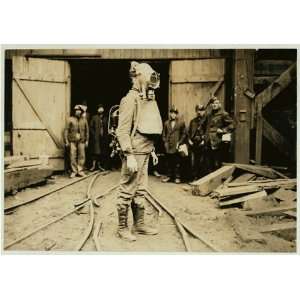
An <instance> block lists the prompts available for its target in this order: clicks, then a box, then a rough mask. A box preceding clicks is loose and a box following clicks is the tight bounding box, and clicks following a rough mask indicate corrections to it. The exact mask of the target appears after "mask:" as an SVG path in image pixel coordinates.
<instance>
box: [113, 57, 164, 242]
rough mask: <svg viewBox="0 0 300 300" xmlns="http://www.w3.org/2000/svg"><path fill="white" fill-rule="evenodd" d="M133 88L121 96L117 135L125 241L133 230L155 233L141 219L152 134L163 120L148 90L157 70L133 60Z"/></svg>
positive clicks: (121, 234)
mask: <svg viewBox="0 0 300 300" xmlns="http://www.w3.org/2000/svg"><path fill="white" fill-rule="evenodd" d="M130 77H131V79H132V88H131V89H130V90H129V92H128V93H127V95H126V96H125V97H124V98H123V99H122V100H121V102H120V107H119V121H118V127H117V130H116V136H117V139H118V142H119V144H120V147H121V150H122V168H121V179H120V185H119V195H118V199H117V211H118V220H119V226H118V231H117V234H118V236H119V237H120V238H122V239H124V240H127V241H135V240H136V236H135V235H134V233H136V234H148V235H153V234H157V233H158V231H157V230H156V229H154V228H151V227H149V226H146V225H145V223H144V214H145V206H144V200H145V195H146V190H147V185H148V162H149V157H150V156H151V157H152V159H153V161H154V164H156V163H157V156H156V154H155V152H154V141H155V138H156V137H157V136H158V135H160V134H161V133H162V121H161V116H160V113H159V110H158V106H157V103H156V101H155V99H153V98H152V99H149V98H148V96H147V95H148V90H149V89H153V90H155V89H156V88H158V87H159V74H158V73H157V72H155V71H154V70H153V69H152V68H151V67H150V65H148V64H146V63H137V62H132V63H131V67H130ZM130 209H132V215H133V223H134V224H133V225H134V226H133V232H132V231H131V230H129V226H128V214H129V211H130Z"/></svg>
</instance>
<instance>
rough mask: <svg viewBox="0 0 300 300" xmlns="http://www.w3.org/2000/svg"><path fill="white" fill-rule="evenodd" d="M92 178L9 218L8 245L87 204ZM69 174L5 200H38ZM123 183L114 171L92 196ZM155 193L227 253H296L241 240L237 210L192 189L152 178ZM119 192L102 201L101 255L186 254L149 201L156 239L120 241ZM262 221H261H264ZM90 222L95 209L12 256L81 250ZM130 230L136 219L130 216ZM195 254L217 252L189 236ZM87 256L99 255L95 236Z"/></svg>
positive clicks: (280, 242) (286, 246)
mask: <svg viewBox="0 0 300 300" xmlns="http://www.w3.org/2000/svg"><path fill="white" fill-rule="evenodd" d="M91 179H92V177H90V178H87V179H85V180H83V181H81V182H78V183H75V184H74V185H71V186H69V187H66V188H65V189H63V190H60V191H58V192H55V193H53V194H51V195H49V196H46V197H44V198H41V199H40V200H37V201H35V202H33V203H31V204H27V205H24V206H21V207H19V208H17V209H16V210H15V211H14V212H13V213H11V214H7V215H5V217H4V246H5V245H6V244H8V243H10V242H11V241H13V240H14V239H17V238H18V237H20V236H22V235H24V234H25V233H27V232H30V231H31V230H33V229H34V228H36V227H37V226H41V225H43V224H45V223H47V222H49V221H51V220H53V219H54V218H56V217H59V216H61V215H62V214H64V213H65V212H67V211H68V210H71V209H73V208H74V203H75V202H76V200H77V201H78V200H80V199H83V198H84V197H85V195H86V191H87V187H88V184H89V182H90V180H91ZM69 180H70V179H69V178H68V177H66V176H63V175H58V176H56V178H55V180H54V181H53V182H51V183H48V184H46V185H43V186H39V187H32V188H27V189H25V190H23V191H20V192H19V193H17V194H16V195H15V196H8V197H6V198H5V206H6V205H13V204H16V203H19V202H22V200H24V199H25V198H26V197H28V196H33V195H35V194H36V195H37V194H38V193H41V192H43V191H47V190H48V189H51V188H53V187H54V186H55V185H58V184H61V183H63V182H68V181H69ZM118 180H119V172H110V173H109V174H107V175H103V176H100V177H98V179H97V180H96V182H95V184H94V187H93V189H92V194H93V195H96V194H99V193H101V192H103V191H105V190H107V189H108V188H109V187H112V186H113V185H115V184H117V183H118ZM149 188H150V190H151V191H152V192H153V194H154V195H156V196H157V197H158V198H159V199H160V201H161V202H163V203H164V204H165V205H166V206H167V207H169V208H170V209H171V210H172V211H173V212H174V213H175V214H176V216H178V217H180V219H181V220H182V221H184V222H185V223H186V224H188V225H189V226H190V227H191V228H192V229H193V230H194V231H195V232H197V234H198V235H200V236H201V237H203V238H204V239H205V240H206V241H209V242H210V243H211V244H212V245H214V246H215V247H216V248H217V249H219V250H220V251H222V252H295V251H296V242H295V241H293V240H292V241H290V240H287V239H284V238H281V237H278V236H276V235H274V234H263V235H264V237H265V239H266V242H265V243H260V242H255V241H251V242H248V243H244V242H242V241H241V240H240V239H239V237H238V236H237V235H236V233H235V231H234V229H233V228H232V225H231V224H230V223H229V222H228V220H227V218H226V215H227V214H228V211H229V210H231V209H232V208H227V209H220V208H218V207H217V205H216V201H215V200H213V199H211V198H210V197H200V196H193V195H192V194H191V192H190V190H189V188H188V185H186V184H174V183H161V181H160V179H158V178H156V177H153V176H150V180H149ZM116 194H117V192H116V191H114V192H112V193H110V194H109V195H107V196H106V197H104V198H103V199H101V200H100V202H101V206H100V207H99V208H98V207H95V217H96V219H95V221H96V222H98V221H99V220H101V223H102V226H101V230H100V237H99V243H100V246H101V251H103V252H111V251H117V252H122V251H130V252H165V251H167V252H185V246H184V243H183V240H182V238H181V235H180V233H179V232H178V229H177V227H176V225H175V223H174V221H173V219H172V218H171V217H170V216H169V215H168V214H167V213H166V212H165V211H163V215H162V216H160V217H159V216H158V213H157V210H156V209H155V208H154V207H153V206H152V205H151V204H150V203H149V202H148V201H146V221H147V222H148V223H150V224H151V225H152V226H154V227H157V228H158V229H159V234H158V235H156V236H142V235H138V237H137V241H136V242H133V243H129V242H125V241H122V240H120V239H119V238H117V236H116V228H117V213H116V207H115V201H116ZM260 222H261V221H260ZM88 223H89V206H88V205H86V206H85V207H84V208H83V209H82V210H80V213H73V214H71V215H69V216H68V217H66V218H64V219H63V220H61V221H59V222H57V223H55V224H52V225H50V226H49V227H47V228H45V229H43V230H41V231H39V232H37V233H35V234H34V235H32V236H31V237H29V238H27V239H25V240H24V241H22V242H20V243H17V244H15V245H13V246H11V247H9V248H8V249H7V251H76V250H74V249H76V246H77V245H78V242H79V241H80V239H81V238H82V236H83V234H84V232H85V230H86V227H87V225H88ZM129 223H130V225H131V224H132V217H131V216H130V222H129ZM189 240H190V243H191V248H192V251H193V252H205V253H207V252H212V250H211V249H210V248H208V247H207V246H206V245H205V244H204V243H202V242H201V241H199V240H198V239H196V238H194V237H192V236H191V235H189ZM82 251H96V247H95V245H94V242H93V239H92V238H91V237H90V238H89V239H88V241H87V243H86V244H85V245H84V247H83V249H82Z"/></svg>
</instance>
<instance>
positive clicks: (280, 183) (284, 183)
mask: <svg viewBox="0 0 300 300" xmlns="http://www.w3.org/2000/svg"><path fill="white" fill-rule="evenodd" d="M296 185H297V179H278V180H273V181H269V182H265V181H263V180H261V181H260V180H256V181H248V182H245V183H229V184H228V187H246V186H255V187H260V188H264V189H274V188H280V187H285V188H289V189H290V188H293V187H295V186H296Z"/></svg>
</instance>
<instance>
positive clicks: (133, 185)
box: [117, 154, 150, 208]
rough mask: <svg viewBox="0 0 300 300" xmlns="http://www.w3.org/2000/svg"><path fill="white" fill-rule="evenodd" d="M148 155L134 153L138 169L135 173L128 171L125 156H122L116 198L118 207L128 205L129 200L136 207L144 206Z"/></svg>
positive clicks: (129, 203)
mask: <svg viewBox="0 0 300 300" xmlns="http://www.w3.org/2000/svg"><path fill="white" fill-rule="evenodd" d="M149 156H150V154H137V155H135V159H136V161H137V165H138V171H137V172H135V173H131V172H129V170H128V168H127V161H126V158H123V160H122V168H121V179H120V186H119V195H118V200H117V207H118V208H126V207H129V206H130V205H131V201H133V202H134V203H135V205H136V206H137V207H139V208H144V200H145V195H146V189H147V187H148V163H149Z"/></svg>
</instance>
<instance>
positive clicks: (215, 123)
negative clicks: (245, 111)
mask: <svg viewBox="0 0 300 300" xmlns="http://www.w3.org/2000/svg"><path fill="white" fill-rule="evenodd" d="M218 129H222V130H223V132H224V133H231V132H232V131H233V130H234V129H235V125H234V121H233V119H232V118H231V117H230V115H229V114H228V112H226V111H224V110H222V109H220V110H218V111H217V112H215V113H214V112H213V111H212V112H211V113H210V114H209V115H208V118H207V130H206V136H207V139H208V142H209V143H210V145H211V147H212V148H214V149H217V148H218V147H219V146H220V144H221V142H222V134H219V133H217V130H218Z"/></svg>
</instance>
